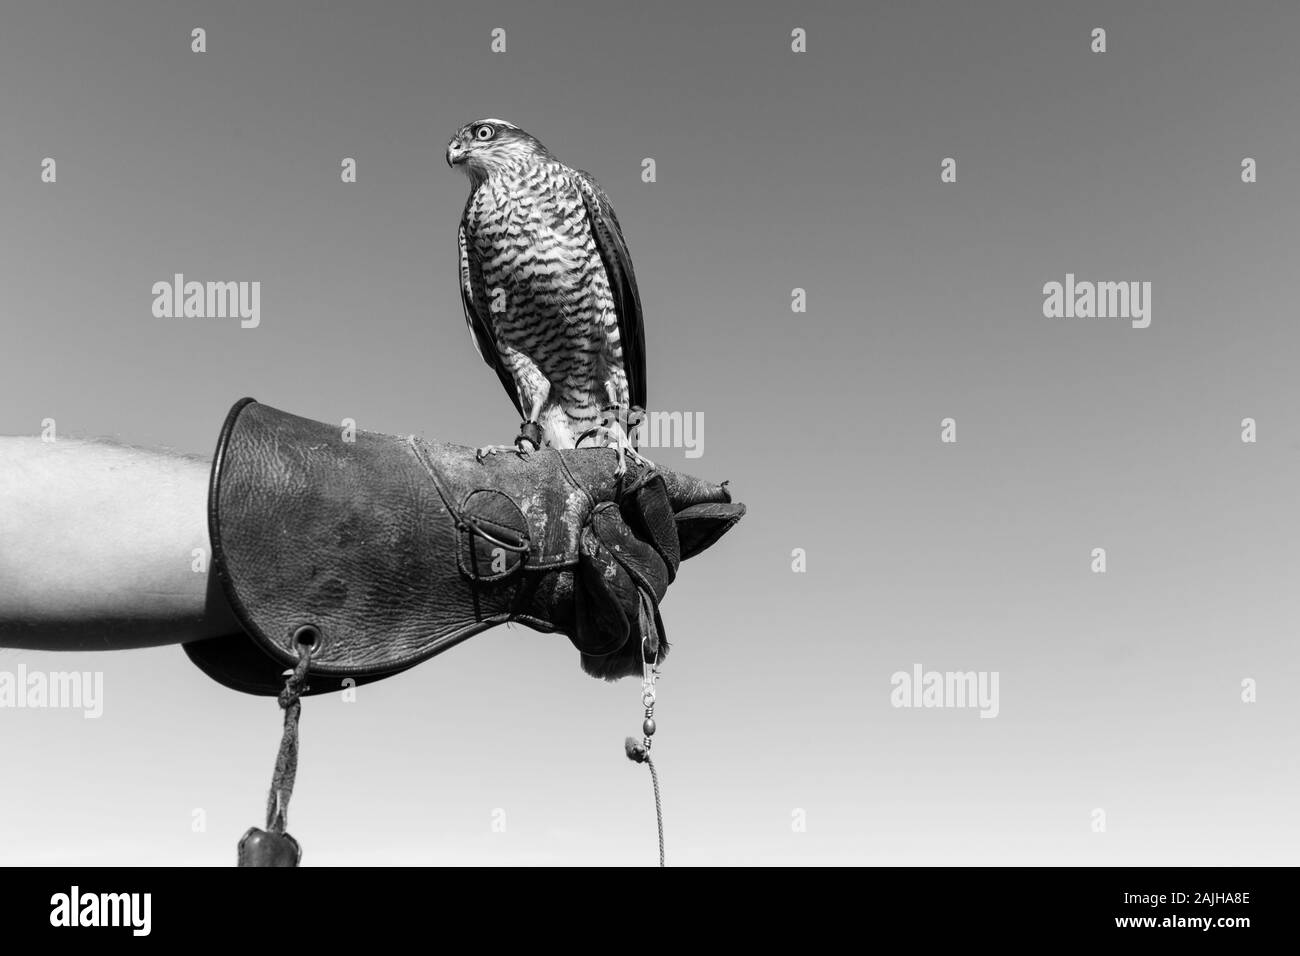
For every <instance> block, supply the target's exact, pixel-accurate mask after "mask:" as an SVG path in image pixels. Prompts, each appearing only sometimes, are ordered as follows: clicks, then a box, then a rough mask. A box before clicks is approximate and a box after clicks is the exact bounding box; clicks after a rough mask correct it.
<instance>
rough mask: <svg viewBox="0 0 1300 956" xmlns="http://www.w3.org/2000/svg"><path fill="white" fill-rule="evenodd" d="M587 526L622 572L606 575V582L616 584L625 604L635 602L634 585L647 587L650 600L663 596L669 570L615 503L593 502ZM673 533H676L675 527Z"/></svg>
mask: <svg viewBox="0 0 1300 956" xmlns="http://www.w3.org/2000/svg"><path fill="white" fill-rule="evenodd" d="M588 528H590V530H591V531H592V532H593V533H594V534H595V536H596V538H597V540H598V542H599V543H600V545H601V546H602V547H603V548H604V549H605V550H607V551H608V552H609V553H610V554H611V555H612V556H613V558H614V560H615V563H616V564H617V566H618V568H619V569H620V570H621V571H622V572H623V574H622V575H618V574H616V575H614V576H613V577H612V578H608V579H607V584H609V585H610V586H611V587H615V586H616V587H617V590H618V594H619V597H620V599H621V600H622V601H623V602H624V606H625V607H627V608H634V607H635V606H636V588H637V587H641V588H644V589H645V590H647V591H649V592H650V595H651V596H652V597H653V598H654V600H656V601H661V600H663V596H664V594H665V593H666V592H667V591H668V584H669V582H670V581H672V571H671V570H670V569H669V566H668V563H667V562H666V561H665V560H664V558H663V556H662V555H660V553H659V551H658V549H657V548H656V547H655V546H654V545H652V544H650V543H649V542H647V541H643V540H642V539H641V538H639V537H637V535H636V533H635V532H634V531H633V530H632V529H631V528H629V527H628V525H627V523H626V522H625V521H624V520H623V515H622V514H621V512H620V511H619V509H618V506H617V505H615V504H614V503H613V502H605V503H603V504H599V505H597V506H596V508H595V510H594V511H593V512H592V513H591V518H590V523H589V524H588ZM673 536H674V537H676V529H675V528H674V530H673ZM674 550H675V549H674Z"/></svg>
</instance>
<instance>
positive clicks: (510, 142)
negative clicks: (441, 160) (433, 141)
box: [447, 119, 550, 183]
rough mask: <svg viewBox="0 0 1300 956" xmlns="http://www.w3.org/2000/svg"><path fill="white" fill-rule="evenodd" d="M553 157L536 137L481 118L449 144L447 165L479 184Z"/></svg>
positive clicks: (504, 124)
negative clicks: (462, 171) (505, 170)
mask: <svg viewBox="0 0 1300 956" xmlns="http://www.w3.org/2000/svg"><path fill="white" fill-rule="evenodd" d="M549 156H550V153H548V152H547V151H546V147H545V146H543V145H542V144H541V143H540V142H538V141H537V139H536V138H534V137H532V136H530V135H529V134H528V133H525V132H524V131H523V130H521V129H520V128H519V127H518V126H516V125H514V124H513V123H507V122H506V121H505V120H499V119H481V120H476V121H475V122H473V123H470V124H469V125H468V126H462V127H461V128H460V129H459V130H457V131H456V135H455V136H453V137H452V138H451V142H450V143H448V144H447V165H448V166H451V167H453V168H455V167H459V168H460V169H462V170H464V171H465V174H466V175H467V176H469V178H470V180H471V181H472V182H475V183H478V182H482V181H483V180H485V179H487V178H488V177H489V176H491V175H492V174H493V173H494V172H498V171H500V170H502V169H505V168H507V167H510V166H517V165H519V164H520V163H523V162H527V161H528V160H530V159H535V158H538V157H549Z"/></svg>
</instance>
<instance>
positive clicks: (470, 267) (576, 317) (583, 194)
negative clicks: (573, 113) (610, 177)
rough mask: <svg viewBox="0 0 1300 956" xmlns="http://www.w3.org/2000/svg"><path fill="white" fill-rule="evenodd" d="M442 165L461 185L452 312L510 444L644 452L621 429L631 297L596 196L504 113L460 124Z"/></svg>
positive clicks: (639, 399)
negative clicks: (508, 404)
mask: <svg viewBox="0 0 1300 956" xmlns="http://www.w3.org/2000/svg"><path fill="white" fill-rule="evenodd" d="M447 163H448V165H450V166H452V167H453V168H455V167H459V168H460V169H461V170H463V171H464V172H465V174H466V175H467V176H468V177H469V182H470V195H469V200H468V202H466V203H465V212H464V214H463V215H462V217H461V221H460V233H459V241H460V290H461V300H462V302H463V304H464V307H465V321H466V323H467V324H468V325H469V331H470V337H471V339H472V341H473V343H474V347H475V349H476V350H477V351H478V353H479V355H480V356H481V357H482V359H483V360H484V361H485V362H486V363H487V364H488V365H490V366H491V367H492V368H493V369H494V370H495V371H496V373H497V377H498V378H499V379H500V380H501V384H502V385H503V386H505V390H506V394H508V395H509V396H510V400H511V401H513V402H514V405H515V408H516V409H517V410H518V412H519V415H520V417H521V418H522V419H523V423H522V424H521V425H520V431H519V436H518V438H516V439H515V445H514V449H515V450H517V451H518V452H519V454H521V455H526V454H527V451H528V448H527V446H529V445H531V446H532V448H533V449H534V450H535V449H537V448H541V447H552V448H576V447H578V445H579V443H581V442H583V441H584V440H588V439H591V438H594V439H595V440H597V441H599V442H602V443H603V444H605V445H609V446H612V447H614V448H615V449H616V450H617V452H618V470H619V473H620V474H622V473H623V472H624V471H625V470H626V467H627V464H626V458H627V457H631V458H632V459H633V460H635V461H640V462H644V461H645V459H643V458H642V457H641V456H640V455H639V454H638V453H637V451H636V447H635V445H634V444H633V442H632V439H631V437H630V436H629V431H628V416H629V414H630V413H631V412H632V411H633V410H636V412H638V413H639V412H641V411H642V410H644V408H645V403H646V373H645V333H644V330H643V328H642V324H641V297H640V295H639V293H638V292H637V285H636V276H635V274H634V273H633V271H632V259H631V256H630V255H629V254H628V251H627V243H626V242H625V241H624V240H623V230H622V228H621V227H620V226H619V222H618V218H617V217H616V216H615V215H614V208H613V206H612V205H611V204H610V201H609V197H608V196H606V195H605V191H604V190H603V189H601V188H600V186H599V184H597V182H596V180H595V179H594V178H592V176H591V174H590V173H586V172H583V171H582V170H579V169H571V168H570V167H568V166H566V165H564V164H563V163H561V162H560V161H559V160H558V159H556V158H555V157H554V156H553V155H551V153H550V151H548V150H547V148H546V147H545V146H543V145H542V144H541V143H540V142H539V141H538V140H537V139H536V138H535V137H533V136H530V135H529V134H528V133H526V132H524V131H523V130H522V129H520V128H519V127H518V126H515V125H514V124H513V123H507V122H505V121H504V120H499V119H482V120H479V121H477V122H475V123H470V124H469V125H468V126H464V127H462V128H461V129H460V130H459V131H458V132H457V133H456V135H455V136H453V137H452V139H451V142H450V143H448V144H447ZM510 449H511V446H505V445H490V446H488V447H486V448H481V449H479V457H480V460H481V459H482V457H483V455H486V454H492V453H495V452H498V451H508V450H510Z"/></svg>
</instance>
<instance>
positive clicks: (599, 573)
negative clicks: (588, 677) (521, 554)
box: [575, 502, 669, 656]
mask: <svg viewBox="0 0 1300 956" xmlns="http://www.w3.org/2000/svg"><path fill="white" fill-rule="evenodd" d="M577 575H578V580H579V585H580V586H579V587H578V588H577V591H578V593H579V594H580V596H581V597H580V603H579V606H578V608H577V617H578V632H579V636H578V639H577V640H576V641H575V644H577V646H578V649H579V650H580V651H582V652H583V653H584V654H589V655H592V656H602V655H608V654H613V653H615V652H617V651H619V650H620V649H621V648H623V646H624V645H625V644H626V643H627V641H628V639H629V638H630V637H635V638H636V640H637V644H638V646H639V644H640V642H641V639H642V638H643V637H644V638H646V639H647V640H648V641H649V642H650V644H651V646H652V648H655V649H657V647H658V643H659V634H660V627H661V625H660V624H659V622H658V611H657V609H656V607H655V606H656V604H657V603H658V601H659V600H660V599H661V598H662V597H663V596H664V593H665V592H666V591H667V590H668V581H669V571H668V565H667V564H666V563H665V561H664V559H663V558H662V557H660V555H659V552H658V551H657V550H656V549H655V548H654V546H652V545H651V544H649V543H647V542H645V541H642V540H640V539H639V538H637V537H636V536H635V535H634V534H633V532H632V529H630V528H629V527H628V526H627V524H626V523H624V521H623V518H622V515H621V514H620V512H619V509H618V507H617V506H616V505H614V504H613V502H606V503H604V504H602V505H599V506H597V508H596V510H595V511H594V512H593V513H592V516H591V519H590V523H589V524H588V525H587V527H585V528H584V529H583V531H582V539H581V541H580V542H579V561H578V569H577Z"/></svg>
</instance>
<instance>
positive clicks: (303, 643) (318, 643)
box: [293, 624, 325, 656]
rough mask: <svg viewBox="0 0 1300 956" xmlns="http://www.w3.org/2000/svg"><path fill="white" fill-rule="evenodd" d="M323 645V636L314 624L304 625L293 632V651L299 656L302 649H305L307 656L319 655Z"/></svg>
mask: <svg viewBox="0 0 1300 956" xmlns="http://www.w3.org/2000/svg"><path fill="white" fill-rule="evenodd" d="M324 644H325V635H323V634H322V633H321V631H320V628H318V627H317V626H316V625H315V624H304V625H302V626H301V627H299V628H298V629H297V630H296V631H294V632H293V646H294V650H296V651H297V652H298V654H299V655H300V656H301V655H302V653H303V648H306V649H307V653H309V654H318V653H320V649H321V647H323V646H324Z"/></svg>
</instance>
